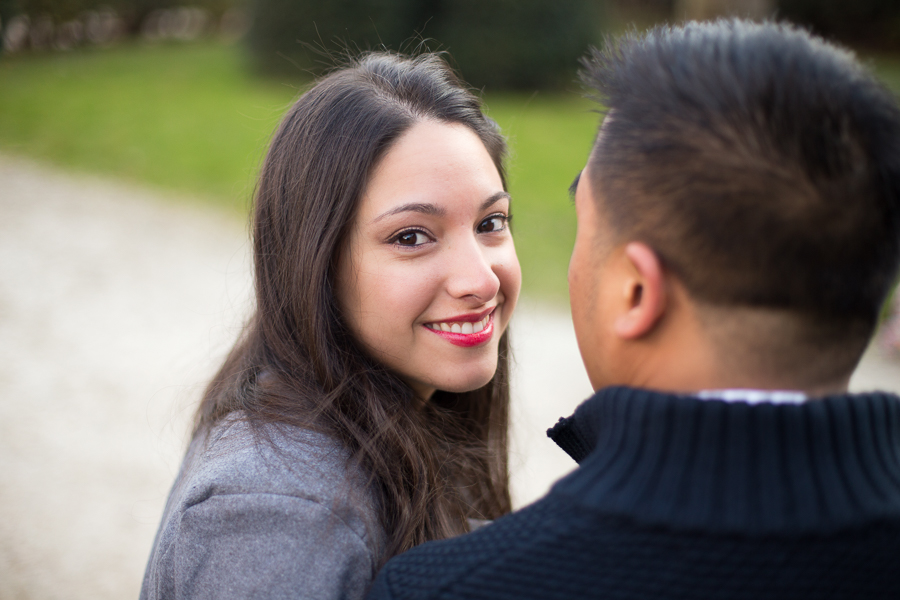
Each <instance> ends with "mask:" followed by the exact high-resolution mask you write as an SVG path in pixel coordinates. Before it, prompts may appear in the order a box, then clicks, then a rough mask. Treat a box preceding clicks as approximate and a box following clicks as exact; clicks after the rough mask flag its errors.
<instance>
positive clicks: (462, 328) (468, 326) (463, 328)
mask: <svg viewBox="0 0 900 600" xmlns="http://www.w3.org/2000/svg"><path fill="white" fill-rule="evenodd" d="M490 320H491V315H487V316H485V317H484V318H483V319H481V320H480V321H475V322H474V323H426V324H425V327H428V328H429V329H434V330H435V331H446V332H448V333H462V334H469V333H479V332H481V331H484V328H485V327H487V324H488V321H490Z"/></svg>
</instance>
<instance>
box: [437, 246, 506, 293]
mask: <svg viewBox="0 0 900 600" xmlns="http://www.w3.org/2000/svg"><path fill="white" fill-rule="evenodd" d="M455 250H456V251H455V252H452V253H451V258H450V261H451V267H450V269H449V272H448V278H447V289H448V291H449V292H450V295H451V296H453V297H454V298H466V297H472V298H475V299H478V300H479V301H480V302H488V301H490V300H492V299H493V298H494V297H495V296H496V295H497V292H499V290H500V278H499V277H498V276H497V273H495V272H494V265H493V263H492V262H491V256H490V248H485V247H483V246H482V245H480V244H479V243H478V242H477V241H475V240H472V241H469V242H468V243H466V244H464V245H457V246H456V249H455Z"/></svg>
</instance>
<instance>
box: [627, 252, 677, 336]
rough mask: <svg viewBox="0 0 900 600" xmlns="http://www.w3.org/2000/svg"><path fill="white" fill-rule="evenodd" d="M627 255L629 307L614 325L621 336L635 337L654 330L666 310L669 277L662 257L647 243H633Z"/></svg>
mask: <svg viewBox="0 0 900 600" xmlns="http://www.w3.org/2000/svg"><path fill="white" fill-rule="evenodd" d="M623 258H624V261H625V263H626V266H627V269H628V275H627V276H626V277H625V278H624V282H623V283H624V286H623V290H622V293H623V294H624V296H625V298H624V299H625V303H626V310H625V311H624V312H623V313H622V314H620V315H619V316H618V317H617V318H616V321H615V324H614V327H615V332H616V334H617V335H618V336H619V337H621V338H623V339H629V340H634V339H638V338H641V337H644V336H645V335H648V334H649V333H650V332H651V331H653V329H654V328H655V327H656V325H657V323H659V320H660V318H661V317H662V315H663V313H664V312H665V310H666V303H667V298H666V280H665V276H664V274H663V268H662V263H661V261H660V260H659V257H658V256H657V255H656V253H655V252H654V251H653V250H652V249H651V248H650V247H649V246H647V245H646V244H642V243H641V242H630V243H629V244H628V245H626V246H625V252H624V257H623Z"/></svg>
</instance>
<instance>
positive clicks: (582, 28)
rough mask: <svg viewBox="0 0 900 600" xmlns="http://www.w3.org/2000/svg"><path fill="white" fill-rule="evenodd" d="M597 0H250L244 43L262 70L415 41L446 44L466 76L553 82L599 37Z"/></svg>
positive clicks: (496, 81) (513, 84) (320, 64)
mask: <svg viewBox="0 0 900 600" xmlns="http://www.w3.org/2000/svg"><path fill="white" fill-rule="evenodd" d="M601 6H602V3H599V2H595V1H591V0H554V1H553V2H549V1H546V0H332V1H330V2H321V1H320V0H250V4H249V11H250V15H251V19H252V26H251V29H250V33H249V39H248V42H249V47H250V49H251V51H252V54H253V57H254V61H255V64H256V66H257V68H259V69H260V70H262V71H268V72H273V71H281V72H285V71H294V72H297V71H298V70H302V71H308V72H309V73H311V74H313V75H317V74H319V73H321V72H322V71H323V70H325V69H327V68H329V67H331V66H334V64H335V62H336V60H339V58H340V56H342V55H344V54H346V53H347V52H348V51H349V52H350V53H351V54H356V53H357V52H358V51H359V50H367V49H378V48H381V47H386V48H388V49H390V50H399V51H414V50H416V49H417V47H418V45H419V43H420V42H421V43H424V45H425V47H427V48H428V49H431V50H448V51H449V52H450V55H451V56H452V59H451V60H452V61H453V62H454V63H455V66H456V67H457V68H458V69H459V70H460V72H461V73H462V75H463V77H464V78H465V79H466V80H467V81H468V82H469V83H470V84H472V85H474V86H475V87H479V88H482V87H483V88H488V89H549V88H560V87H562V86H564V85H566V84H568V83H570V82H571V81H572V78H573V73H574V70H575V66H576V64H577V59H578V57H580V56H581V55H582V54H583V53H584V51H585V49H586V48H587V47H588V45H590V44H593V43H597V42H598V41H599V36H600V32H601V31H602V26H601V25H602V11H601V10H600V8H601Z"/></svg>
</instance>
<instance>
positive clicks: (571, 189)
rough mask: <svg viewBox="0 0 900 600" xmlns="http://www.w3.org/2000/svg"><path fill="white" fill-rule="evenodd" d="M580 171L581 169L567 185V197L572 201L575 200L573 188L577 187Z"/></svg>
mask: <svg viewBox="0 0 900 600" xmlns="http://www.w3.org/2000/svg"><path fill="white" fill-rule="evenodd" d="M582 172H583V171H578V175H576V176H575V181H573V182H572V185H570V186H569V199H571V200H572V202H575V190H576V189H578V181H579V180H580V179H581V173H582Z"/></svg>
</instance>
